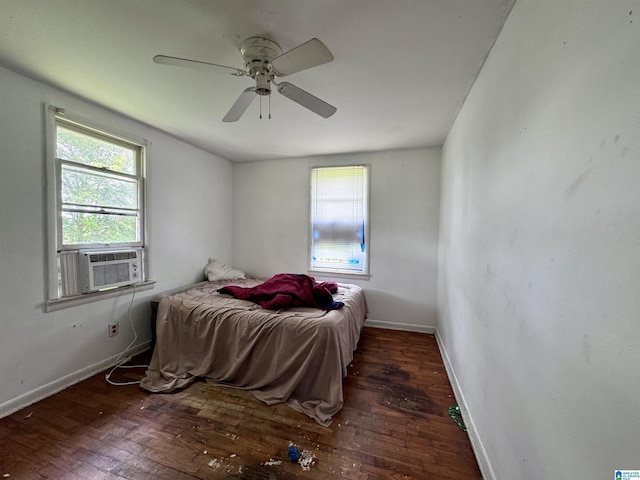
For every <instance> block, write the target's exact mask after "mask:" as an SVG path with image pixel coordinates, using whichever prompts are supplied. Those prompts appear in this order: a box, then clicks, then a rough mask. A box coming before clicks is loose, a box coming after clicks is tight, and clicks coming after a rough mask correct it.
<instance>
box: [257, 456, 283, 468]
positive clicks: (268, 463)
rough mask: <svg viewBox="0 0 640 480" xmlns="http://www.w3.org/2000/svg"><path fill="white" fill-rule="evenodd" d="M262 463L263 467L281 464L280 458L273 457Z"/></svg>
mask: <svg viewBox="0 0 640 480" xmlns="http://www.w3.org/2000/svg"><path fill="white" fill-rule="evenodd" d="M262 465H264V466H265V467H274V466H276V465H282V460H274V459H273V458H270V459H269V461H268V462H264V463H263V464H262Z"/></svg>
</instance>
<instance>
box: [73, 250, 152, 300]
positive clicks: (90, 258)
mask: <svg viewBox="0 0 640 480" xmlns="http://www.w3.org/2000/svg"><path fill="white" fill-rule="evenodd" d="M141 253H142V252H141V251H140V250H139V249H138V250H102V251H95V250H93V251H80V253H78V291H79V292H80V293H89V292H96V291H98V290H104V289H105V288H113V287H121V286H123V285H131V284H133V283H139V282H140V271H141V268H140V266H141V262H142V258H141V257H142V255H141Z"/></svg>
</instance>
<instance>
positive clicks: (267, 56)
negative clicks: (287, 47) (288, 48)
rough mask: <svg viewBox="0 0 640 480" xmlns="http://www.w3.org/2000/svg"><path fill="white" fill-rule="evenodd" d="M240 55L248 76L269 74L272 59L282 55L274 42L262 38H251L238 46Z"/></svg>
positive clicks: (278, 46) (254, 76)
mask: <svg viewBox="0 0 640 480" xmlns="http://www.w3.org/2000/svg"><path fill="white" fill-rule="evenodd" d="M240 53H241V54H242V58H243V59H244V64H245V66H246V67H247V70H248V72H249V75H250V76H251V77H252V78H256V76H258V75H268V74H270V73H271V72H270V64H271V61H272V60H273V59H274V58H277V57H279V56H280V55H282V49H281V48H280V45H278V44H277V43H276V42H274V41H272V40H269V39H268V38H264V37H251V38H248V39H246V40H245V41H244V42H242V45H240Z"/></svg>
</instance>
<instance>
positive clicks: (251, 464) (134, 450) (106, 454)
mask: <svg viewBox="0 0 640 480" xmlns="http://www.w3.org/2000/svg"><path fill="white" fill-rule="evenodd" d="M141 374H142V370H138V371H136V370H124V371H120V372H119V373H117V374H116V375H114V377H112V378H113V379H114V380H126V379H130V378H140V376H141ZM344 386H345V391H344V396H345V406H344V408H343V409H342V410H341V411H340V413H338V414H337V415H336V416H335V417H334V421H333V423H332V425H331V426H330V427H329V428H324V427H321V426H320V425H318V424H317V423H316V422H315V421H314V420H311V419H310V418H308V417H306V416H304V415H302V414H300V413H298V412H295V411H294V410H292V409H291V408H289V407H287V406H286V405H276V406H266V405H264V404H262V403H261V402H259V401H258V400H256V399H255V398H254V397H253V396H252V395H251V394H250V393H248V392H244V391H241V390H236V389H232V388H224V387H216V386H211V385H208V384H206V383H204V382H198V383H195V384H193V385H192V386H190V387H189V388H187V389H185V390H183V391H180V392H177V393H172V394H150V393H147V392H145V391H143V390H141V389H140V388H139V387H138V386H112V385H109V384H108V383H107V382H105V380H104V373H103V374H99V375H96V376H94V377H91V378H89V379H87V380H85V381H83V382H81V383H79V384H77V385H74V386H72V387H70V388H68V389H66V390H64V391H62V392H60V393H58V394H56V395H54V396H52V397H49V398H47V399H45V400H43V401H41V402H38V403H36V404H34V405H31V406H29V407H27V408H25V409H23V410H21V411H19V412H17V413H15V414H13V415H10V416H8V417H5V418H3V419H1V420H0V478H2V476H3V475H4V478H9V479H20V480H27V479H43V478H52V479H57V480H63V479H80V480H87V479H123V478H124V479H135V480H137V479H154V480H156V479H158V480H159V479H166V480H181V479H196V478H197V479H228V480H231V479H250V480H252V479H255V480H258V479H280V480H291V479H297V478H313V479H327V480H328V479H353V480H382V479H393V480H401V479H419V480H424V479H438V480H447V479H465V480H471V479H481V478H482V477H481V475H480V471H479V470H478V466H477V463H476V460H475V458H474V456H473V453H472V450H471V445H470V442H469V439H468V437H467V434H466V433H464V432H463V431H462V430H460V428H459V427H458V426H457V425H456V424H455V423H454V421H453V420H452V419H451V418H450V417H449V414H448V411H447V410H448V407H449V406H451V405H456V400H455V398H454V397H453V392H452V390H451V386H450V384H449V382H448V379H447V375H446V373H445V369H444V366H443V363H442V359H441V357H440V353H439V351H438V347H437V344H436V341H435V338H434V337H433V335H425V334H419V333H409V332H398V331H391V330H383V329H374V328H365V329H364V331H363V334H362V338H361V340H360V347H359V351H358V352H356V354H355V356H354V360H353V362H352V364H351V365H350V367H349V374H348V377H347V378H345V379H344ZM289 442H293V443H294V444H296V445H297V447H298V448H299V450H300V451H301V452H302V451H303V450H308V451H310V452H311V453H312V455H313V457H314V463H313V464H312V465H311V467H310V469H309V470H308V471H304V470H303V469H302V467H301V465H299V464H297V463H292V462H289V461H288V455H287V452H288V448H289ZM279 460H281V461H282V463H281V464H279V465H278V464H276V463H277V461H279ZM7 475H9V476H7Z"/></svg>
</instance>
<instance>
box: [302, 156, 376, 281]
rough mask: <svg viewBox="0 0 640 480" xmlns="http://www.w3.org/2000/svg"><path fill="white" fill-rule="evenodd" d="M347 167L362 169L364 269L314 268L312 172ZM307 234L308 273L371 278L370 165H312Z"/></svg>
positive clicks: (309, 183) (310, 170)
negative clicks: (363, 183)
mask: <svg viewBox="0 0 640 480" xmlns="http://www.w3.org/2000/svg"><path fill="white" fill-rule="evenodd" d="M349 167H362V168H364V182H365V185H364V189H363V193H364V200H365V201H364V207H363V214H364V223H365V225H364V227H365V228H364V244H365V246H366V247H365V252H364V254H365V255H364V258H365V268H364V269H363V270H362V271H355V270H347V269H344V270H342V269H331V268H322V267H317V266H314V263H313V244H314V241H313V203H314V201H313V198H312V194H313V185H312V182H313V178H314V171H315V170H318V169H325V168H326V169H329V168H349ZM308 185H309V195H308V199H309V210H308V212H309V213H308V215H309V232H308V243H309V245H308V249H307V251H308V265H309V266H308V272H309V273H310V274H313V275H317V276H325V277H328V276H330V277H343V278H352V279H355V278H357V279H365V280H366V279H369V278H370V276H371V262H370V259H371V235H370V225H371V215H370V209H371V165H370V164H362V163H358V164H351V163H349V164H344V165H314V166H312V167H311V168H310V169H309V181H308Z"/></svg>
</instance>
